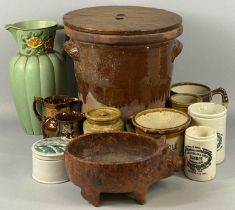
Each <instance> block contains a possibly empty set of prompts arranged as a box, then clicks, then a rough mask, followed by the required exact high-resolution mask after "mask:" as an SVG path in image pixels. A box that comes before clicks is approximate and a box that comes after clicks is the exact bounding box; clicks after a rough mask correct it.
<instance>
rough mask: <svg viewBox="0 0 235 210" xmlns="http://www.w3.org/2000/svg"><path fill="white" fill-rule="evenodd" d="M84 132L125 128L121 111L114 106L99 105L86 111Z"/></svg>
mask: <svg viewBox="0 0 235 210" xmlns="http://www.w3.org/2000/svg"><path fill="white" fill-rule="evenodd" d="M85 116H86V120H85V122H84V123H83V132H84V134H86V133H97V132H98V133H99V132H109V131H122V130H124V125H123V121H122V119H121V112H120V111H119V110H118V109H116V108H112V107H99V108H95V109H91V110H90V111H88V112H86V113H85Z"/></svg>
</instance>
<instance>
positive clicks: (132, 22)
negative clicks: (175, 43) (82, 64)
mask: <svg viewBox="0 0 235 210" xmlns="http://www.w3.org/2000/svg"><path fill="white" fill-rule="evenodd" d="M181 22H182V18H181V16H179V15H177V14H175V13H173V12H169V11H166V10H162V9H155V8H148V7H136V6H101V7H91V8H84V9H79V10H75V11H71V12H69V13H67V14H65V15H64V24H65V26H66V27H68V28H70V29H72V30H76V31H79V32H85V33H91V34H103V35H147V34H155V33H161V32H166V31H171V30H174V29H176V28H179V27H181Z"/></svg>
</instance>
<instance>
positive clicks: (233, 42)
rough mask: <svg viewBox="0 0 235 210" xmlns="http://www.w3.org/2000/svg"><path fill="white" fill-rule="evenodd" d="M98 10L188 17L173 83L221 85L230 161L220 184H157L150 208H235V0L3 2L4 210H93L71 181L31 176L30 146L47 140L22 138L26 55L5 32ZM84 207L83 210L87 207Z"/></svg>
mask: <svg viewBox="0 0 235 210" xmlns="http://www.w3.org/2000/svg"><path fill="white" fill-rule="evenodd" d="M97 5H139V6H148V7H156V8H162V9H166V10H170V11H173V12H176V13H178V14H180V15H181V16H182V17H183V26H184V33H183V35H181V36H180V38H179V39H180V41H181V42H182V43H183V45H184V49H183V51H182V53H181V55H180V56H179V57H178V58H177V59H176V60H175V66H174V73H173V82H182V81H191V82H199V83H203V84H206V85H208V86H210V87H211V88H217V87H219V86H221V87H224V88H225V89H226V90H227V92H228V95H229V99H230V104H229V110H228V111H229V122H228V138H227V139H228V145H229V146H227V148H228V149H227V160H226V162H225V163H224V164H223V165H220V166H219V167H218V168H219V169H218V172H217V179H216V180H214V181H213V182H208V183H195V182H191V181H190V180H187V179H184V178H183V177H176V178H174V177H172V178H170V179H169V180H168V182H167V181H166V182H161V183H159V184H157V185H154V187H153V188H152V189H151V191H150V193H149V195H148V200H149V202H148V204H147V205H146V206H145V208H147V209H150V208H153V209H155V207H157V206H159V207H161V208H159V209H184V208H185V209H187V208H188V209H194V208H197V209H216V208H218V209H235V201H234V200H235V188H234V186H235V171H234V169H233V168H234V159H235V158H234V147H235V145H234V139H233V138H234V117H235V115H234V104H235V91H234V83H235V76H234V70H235V1H234V0H224V1H222V0H174V1H173V0H155V1H154V0H152V1H151V0H145V1H140V0H135V1H133V0H125V1H124V0H119V1H113V0H106V1H105V0H102V1H95V0H93V1H92V0H86V1H79V0H69V1H61V0H38V1H36V0H8V1H6V0H1V7H0V16H1V18H0V133H1V135H0V209H1V210H5V209H11V210H12V209H24V210H27V209H46V208H48V209H60V208H61V209H65V207H67V208H66V209H87V208H91V206H90V205H89V204H87V203H86V201H84V200H83V199H81V197H80V194H79V193H80V192H79V189H78V188H76V187H75V186H73V185H72V184H71V183H67V184H64V185H57V186H51V185H40V184H37V183H35V182H34V181H32V179H31V177H30V173H31V166H30V164H31V163H30V161H31V157H30V155H31V154H30V146H31V144H32V142H33V141H35V140H36V139H39V138H41V136H27V135H26V134H24V133H22V130H21V128H20V126H19V123H18V119H17V116H16V112H15V109H14V105H13V101H12V97H11V94H10V88H9V78H8V64H9V62H10V59H11V57H12V56H14V55H15V54H16V53H17V51H18V49H17V45H16V42H15V40H14V39H13V37H12V36H11V34H10V33H9V32H7V31H5V30H4V25H5V24H9V23H14V22H18V21H23V20H30V19H53V20H57V21H58V22H59V23H62V22H63V20H62V17H63V15H64V14H65V13H66V12H68V11H71V10H74V9H78V8H83V7H89V6H97ZM62 40H63V34H62V33H61V32H60V33H59V36H58V38H57V44H56V46H57V48H61V42H62ZM68 71H69V72H72V71H73V70H72V69H68ZM218 99H219V97H218V98H217V100H218ZM167 183H168V184H169V183H170V185H168V184H167ZM211 183H212V184H211ZM58 193H59V194H58ZM155 194H156V195H155ZM154 196H156V199H157V201H156V199H155V197H154ZM169 196H170V197H169ZM155 201H156V202H155ZM57 204H58V205H59V206H60V207H59V206H58V205H57ZM106 204H107V205H104V206H105V208H106V209H107V208H109V207H110V208H112V209H116V208H117V207H118V208H122V209H124V208H126V207H128V208H127V209H130V207H133V208H139V209H142V207H141V206H138V205H136V204H134V203H133V202H132V201H130V200H129V199H125V197H121V198H120V200H119V199H114V200H112V199H111V198H107V201H106ZM79 205H82V208H80V206H79Z"/></svg>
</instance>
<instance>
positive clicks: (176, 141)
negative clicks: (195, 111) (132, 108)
mask: <svg viewBox="0 0 235 210" xmlns="http://www.w3.org/2000/svg"><path fill="white" fill-rule="evenodd" d="M131 120H132V124H133V125H134V127H135V132H136V133H139V134H144V135H148V136H151V137H155V138H159V137H160V136H162V135H165V136H166V143H167V144H169V146H170V148H171V150H172V151H175V152H176V153H177V154H178V155H183V147H184V132H185V130H186V129H187V127H188V126H189V124H190V122H191V118H190V116H189V115H188V114H186V113H184V112H181V111H178V110H175V109H169V108H156V109H147V110H144V111H142V112H139V113H137V114H136V115H135V116H133V117H132V119H131Z"/></svg>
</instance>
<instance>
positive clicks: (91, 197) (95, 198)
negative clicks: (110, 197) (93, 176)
mask: <svg viewBox="0 0 235 210" xmlns="http://www.w3.org/2000/svg"><path fill="white" fill-rule="evenodd" d="M81 195H82V196H83V198H85V199H86V200H87V201H89V202H90V203H91V204H92V205H93V206H96V207H97V206H99V205H100V192H97V191H95V190H92V191H90V190H87V189H82V190H81Z"/></svg>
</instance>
